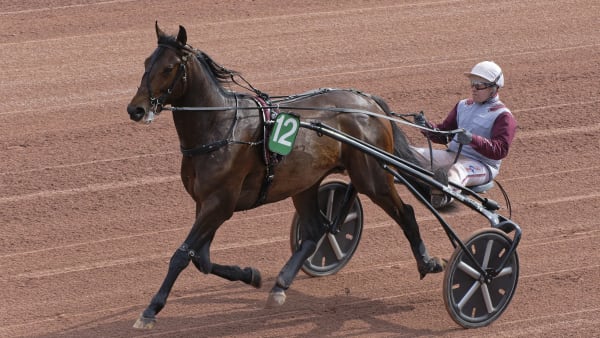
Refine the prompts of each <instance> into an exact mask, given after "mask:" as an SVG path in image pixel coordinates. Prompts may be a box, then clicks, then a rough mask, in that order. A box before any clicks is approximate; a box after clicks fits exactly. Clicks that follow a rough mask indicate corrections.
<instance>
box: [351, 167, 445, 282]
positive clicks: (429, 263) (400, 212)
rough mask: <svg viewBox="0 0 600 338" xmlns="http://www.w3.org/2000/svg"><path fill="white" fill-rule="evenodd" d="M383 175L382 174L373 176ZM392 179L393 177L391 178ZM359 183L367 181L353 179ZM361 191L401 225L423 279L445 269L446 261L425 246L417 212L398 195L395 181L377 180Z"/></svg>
mask: <svg viewBox="0 0 600 338" xmlns="http://www.w3.org/2000/svg"><path fill="white" fill-rule="evenodd" d="M373 177H382V176H373ZM389 180H392V178H389ZM352 182H355V183H354V184H355V186H356V185H357V184H361V182H365V180H364V178H362V179H356V180H354V179H353V180H352ZM361 188H362V189H363V190H359V191H360V192H364V191H367V192H365V193H366V194H367V195H368V196H369V197H370V198H371V200H372V201H373V202H374V203H375V204H377V205H378V206H380V207H381V208H382V209H383V210H384V211H385V212H386V213H387V214H388V215H389V216H390V217H392V219H394V220H395V221H396V223H398V225H400V227H401V228H402V231H403V232H404V235H405V236H406V238H407V239H408V242H409V243H410V247H411V250H412V253H413V255H414V257H415V259H416V260H417V268H418V270H419V275H420V277H421V279H423V278H424V277H425V275H427V274H428V273H437V272H442V271H444V266H445V262H444V261H443V260H441V259H439V258H437V257H430V256H429V253H428V252H427V248H426V247H425V243H424V242H423V239H422V238H421V233H420V231H419V225H418V224H417V220H416V217H415V212H414V210H413V208H412V206H410V205H408V204H405V203H404V202H402V200H401V199H400V196H398V193H397V191H396V190H395V187H394V185H393V183H391V182H387V181H386V182H385V183H384V182H383V181H379V182H376V183H375V185H374V186H366V185H363V187H357V189H361Z"/></svg>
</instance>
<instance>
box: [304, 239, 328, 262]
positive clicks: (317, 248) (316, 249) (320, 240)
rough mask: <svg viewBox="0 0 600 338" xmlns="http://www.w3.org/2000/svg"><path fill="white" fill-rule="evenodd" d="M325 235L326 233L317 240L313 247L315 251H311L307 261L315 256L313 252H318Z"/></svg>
mask: <svg viewBox="0 0 600 338" xmlns="http://www.w3.org/2000/svg"><path fill="white" fill-rule="evenodd" d="M325 237H326V234H325V235H323V236H321V238H320V239H319V241H318V242H317V246H316V247H315V252H313V253H312V255H310V257H308V258H307V260H309V261H312V260H313V258H314V257H315V254H316V253H317V252H319V248H320V247H321V245H323V241H324V240H325Z"/></svg>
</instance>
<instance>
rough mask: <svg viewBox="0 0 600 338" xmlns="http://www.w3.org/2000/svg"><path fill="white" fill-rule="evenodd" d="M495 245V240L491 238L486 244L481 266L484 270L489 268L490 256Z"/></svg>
mask: <svg viewBox="0 0 600 338" xmlns="http://www.w3.org/2000/svg"><path fill="white" fill-rule="evenodd" d="M493 246H494V240H493V239H490V240H489V241H488V242H487V245H486V246H485V255H484V257H483V262H481V268H482V269H483V270H485V269H487V267H488V263H489V262H490V256H491V254H492V247H493Z"/></svg>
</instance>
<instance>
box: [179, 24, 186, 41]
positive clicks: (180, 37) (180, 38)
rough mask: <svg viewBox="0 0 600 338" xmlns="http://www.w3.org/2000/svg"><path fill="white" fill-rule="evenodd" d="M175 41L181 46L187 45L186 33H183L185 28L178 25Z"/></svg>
mask: <svg viewBox="0 0 600 338" xmlns="http://www.w3.org/2000/svg"><path fill="white" fill-rule="evenodd" d="M177 41H179V43H181V44H182V45H183V46H185V45H186V44H187V32H186V31H185V27H183V26H182V25H179V33H178V34H177Z"/></svg>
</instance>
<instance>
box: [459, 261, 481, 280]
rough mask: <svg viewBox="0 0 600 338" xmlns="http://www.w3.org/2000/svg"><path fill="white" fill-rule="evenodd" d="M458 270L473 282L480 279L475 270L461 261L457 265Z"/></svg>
mask: <svg viewBox="0 0 600 338" xmlns="http://www.w3.org/2000/svg"><path fill="white" fill-rule="evenodd" d="M458 268H459V269H460V270H461V271H462V272H464V273H466V274H467V275H469V277H471V278H473V279H474V280H479V278H480V277H481V274H480V273H479V272H478V271H477V270H475V269H473V268H472V267H471V266H470V265H468V264H467V263H465V262H463V261H461V262H460V263H458Z"/></svg>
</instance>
